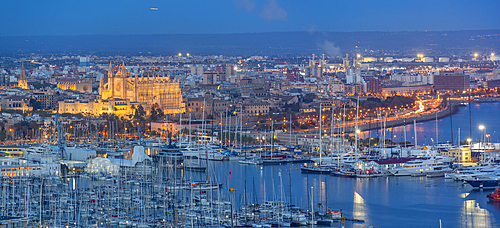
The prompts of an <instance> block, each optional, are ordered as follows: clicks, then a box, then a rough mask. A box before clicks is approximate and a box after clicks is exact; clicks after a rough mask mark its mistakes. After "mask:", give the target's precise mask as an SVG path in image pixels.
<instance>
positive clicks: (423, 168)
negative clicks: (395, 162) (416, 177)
mask: <svg viewBox="0 0 500 228" xmlns="http://www.w3.org/2000/svg"><path fill="white" fill-rule="evenodd" d="M445 170H448V165H447V164H445V163H443V162H441V161H439V160H436V159H433V158H431V159H417V160H411V161H407V162H406V163H405V164H404V165H403V166H400V167H396V168H392V169H389V170H388V171H389V172H390V173H391V174H392V175H394V176H410V175H412V174H417V173H434V172H442V171H445Z"/></svg>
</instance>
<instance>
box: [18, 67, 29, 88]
mask: <svg viewBox="0 0 500 228" xmlns="http://www.w3.org/2000/svg"><path fill="white" fill-rule="evenodd" d="M17 86H18V87H19V88H21V89H29V88H28V79H26V69H25V68H24V62H22V63H21V76H20V77H19V80H18V83H17Z"/></svg>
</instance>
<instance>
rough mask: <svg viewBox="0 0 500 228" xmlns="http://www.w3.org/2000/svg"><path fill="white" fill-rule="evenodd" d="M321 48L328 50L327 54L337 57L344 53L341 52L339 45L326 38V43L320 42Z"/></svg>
mask: <svg viewBox="0 0 500 228" xmlns="http://www.w3.org/2000/svg"><path fill="white" fill-rule="evenodd" d="M318 46H319V48H321V49H322V50H323V51H324V52H326V54H327V55H328V56H330V57H337V56H341V55H342V53H340V48H339V47H335V45H334V44H333V42H330V41H328V40H325V42H324V43H322V44H318Z"/></svg>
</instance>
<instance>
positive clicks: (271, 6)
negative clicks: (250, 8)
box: [260, 0, 288, 21]
mask: <svg viewBox="0 0 500 228" xmlns="http://www.w3.org/2000/svg"><path fill="white" fill-rule="evenodd" d="M260 16H261V17H262V18H264V19H266V20H268V21H272V20H285V19H286V17H287V16H288V14H287V13H286V11H285V10H284V9H283V8H281V6H279V5H278V1H277V0H267V1H266V3H264V9H262V12H260Z"/></svg>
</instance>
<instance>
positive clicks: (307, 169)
mask: <svg viewBox="0 0 500 228" xmlns="http://www.w3.org/2000/svg"><path fill="white" fill-rule="evenodd" d="M300 171H301V172H302V173H311V174H322V173H330V172H331V171H332V169H330V168H327V167H320V166H313V167H307V166H303V167H301V168H300Z"/></svg>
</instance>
